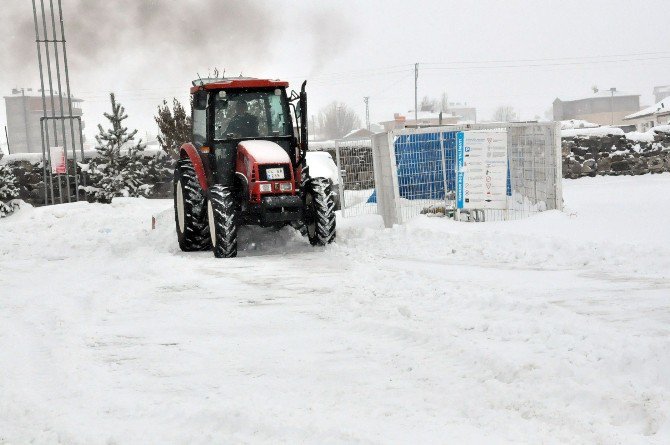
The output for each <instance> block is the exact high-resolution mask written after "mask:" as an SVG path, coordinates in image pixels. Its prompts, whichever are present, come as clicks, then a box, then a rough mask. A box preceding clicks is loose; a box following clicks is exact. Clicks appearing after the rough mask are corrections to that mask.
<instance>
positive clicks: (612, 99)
mask: <svg viewBox="0 0 670 445" xmlns="http://www.w3.org/2000/svg"><path fill="white" fill-rule="evenodd" d="M615 92H616V88H614V87H612V88H610V93H612V96H611V97H610V115H611V124H612V125H614V93H615Z"/></svg>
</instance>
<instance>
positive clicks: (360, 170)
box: [335, 139, 377, 216]
mask: <svg viewBox="0 0 670 445" xmlns="http://www.w3.org/2000/svg"><path fill="white" fill-rule="evenodd" d="M335 157H336V160H337V166H338V171H339V175H340V176H339V183H340V188H339V190H340V203H341V208H342V215H343V216H355V215H363V214H376V213H377V203H376V202H372V201H370V197H371V196H373V193H374V190H375V173H374V169H373V161H372V143H371V141H370V139H360V140H355V141H338V142H335Z"/></svg>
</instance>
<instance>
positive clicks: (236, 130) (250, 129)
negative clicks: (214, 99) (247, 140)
mask: <svg viewBox="0 0 670 445" xmlns="http://www.w3.org/2000/svg"><path fill="white" fill-rule="evenodd" d="M231 133H232V134H233V135H234V136H237V137H255V136H258V118H257V117H256V116H254V115H253V114H251V113H249V106H248V105H247V101H246V100H238V101H237V102H236V103H235V115H234V116H233V117H232V119H230V122H229V123H228V127H227V128H226V134H227V135H229V134H231Z"/></svg>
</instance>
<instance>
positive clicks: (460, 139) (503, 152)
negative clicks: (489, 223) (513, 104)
mask: <svg viewBox="0 0 670 445" xmlns="http://www.w3.org/2000/svg"><path fill="white" fill-rule="evenodd" d="M456 162H457V170H456V171H457V178H458V179H457V182H458V185H457V191H458V192H457V196H456V205H457V207H458V208H459V209H506V208H507V169H508V163H507V132H506V131H488V130H479V131H477V130H474V131H464V132H459V133H458V135H457V145H456Z"/></svg>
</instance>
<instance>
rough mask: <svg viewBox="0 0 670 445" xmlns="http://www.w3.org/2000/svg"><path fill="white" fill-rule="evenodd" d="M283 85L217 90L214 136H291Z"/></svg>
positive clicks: (234, 137) (220, 138)
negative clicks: (218, 91)
mask: <svg viewBox="0 0 670 445" xmlns="http://www.w3.org/2000/svg"><path fill="white" fill-rule="evenodd" d="M285 94H286V93H285V92H284V90H283V89H276V90H275V89H268V90H260V91H259V90H256V91H248V90H230V91H227V92H226V93H225V94H220V93H219V94H217V95H216V100H215V109H214V139H217V140H227V139H237V138H247V137H249V138H254V137H260V138H264V137H277V136H291V135H292V128H291V120H290V117H289V116H290V115H289V112H288V106H287V101H286V95H285Z"/></svg>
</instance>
